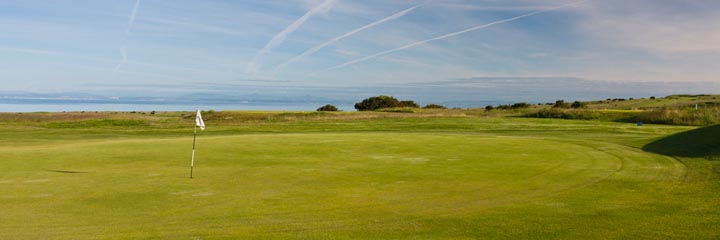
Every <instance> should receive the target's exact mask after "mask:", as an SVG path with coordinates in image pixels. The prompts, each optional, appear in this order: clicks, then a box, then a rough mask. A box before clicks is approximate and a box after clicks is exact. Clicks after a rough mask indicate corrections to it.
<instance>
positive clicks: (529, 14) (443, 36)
mask: <svg viewBox="0 0 720 240" xmlns="http://www.w3.org/2000/svg"><path fill="white" fill-rule="evenodd" d="M587 1H589V0H583V1H578V2H573V3H569V4H565V5H561V6H557V7H552V8H548V9H544V10H538V11H534V12H531V13H527V14H523V15H520V16H517V17H512V18H508V19H503V20H499V21H495V22H491V23H487V24H483V25H478V26H475V27H471V28H468V29H465V30H462V31H457V32H453V33H449V34H445V35H442V36H439V37H434V38H430V39H425V40H422V41H417V42H414V43H410V44H408V45H405V46H402V47H398V48H394V49H390V50H387V51H384V52H379V53H376V54H373V55H369V56H366V57H362V58H359V59H355V60H352V61H349V62H346V63H343V64H340V65H337V66H334V67H331V68H328V69H325V70H322V71H319V72H315V73H313V74H310V75H315V74H318V73H321V72H326V71H331V70H335V69H338V68H343V67H347V66H350V65H353V64H357V63H360V62H364V61H367V60H370V59H373V58H376V57H379V56H383V55H386V54H390V53H394V52H397V51H402V50H405V49H408V48H411V47H415V46H418V45H422V44H425V43H428V42H432V41H437V40H442V39H446V38H450V37H454V36H457V35H460V34H464V33H468V32H472V31H475V30H480V29H483V28H488V27H492V26H495V25H498V24H503V23H506V22H511V21H515V20H518V19H522V18H526V17H530V16H533V15H537V14H540V13H544V12H550V11H554V10H557V9H560V8H565V7H570V6H574V5H578V4H580V3H584V2H587Z"/></svg>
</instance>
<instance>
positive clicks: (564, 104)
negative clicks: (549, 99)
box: [553, 100, 570, 108]
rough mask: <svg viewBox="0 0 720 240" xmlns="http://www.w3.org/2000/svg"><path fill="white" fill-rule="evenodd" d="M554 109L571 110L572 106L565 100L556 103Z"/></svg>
mask: <svg viewBox="0 0 720 240" xmlns="http://www.w3.org/2000/svg"><path fill="white" fill-rule="evenodd" d="M553 108H570V104H569V103H566V102H565V100H557V101H555V104H554V105H553Z"/></svg>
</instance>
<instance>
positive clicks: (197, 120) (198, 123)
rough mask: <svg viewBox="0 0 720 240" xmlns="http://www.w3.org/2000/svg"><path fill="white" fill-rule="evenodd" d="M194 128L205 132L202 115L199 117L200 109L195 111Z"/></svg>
mask: <svg viewBox="0 0 720 240" xmlns="http://www.w3.org/2000/svg"><path fill="white" fill-rule="evenodd" d="M195 126H198V127H200V130H205V122H203V119H202V115H200V109H199V108H198V110H197V115H195Z"/></svg>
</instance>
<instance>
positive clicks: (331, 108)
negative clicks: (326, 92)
mask: <svg viewBox="0 0 720 240" xmlns="http://www.w3.org/2000/svg"><path fill="white" fill-rule="evenodd" d="M317 111H318V112H337V111H338V108H337V107H336V106H333V105H330V104H327V105H325V106H322V107H320V108H318V109H317Z"/></svg>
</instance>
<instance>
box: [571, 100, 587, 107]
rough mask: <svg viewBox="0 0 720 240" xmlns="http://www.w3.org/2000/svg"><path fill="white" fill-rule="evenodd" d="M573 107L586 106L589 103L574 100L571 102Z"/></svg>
mask: <svg viewBox="0 0 720 240" xmlns="http://www.w3.org/2000/svg"><path fill="white" fill-rule="evenodd" d="M570 107H571V108H585V107H587V103H584V102H580V101H574V102H573V103H572V104H570Z"/></svg>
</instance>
